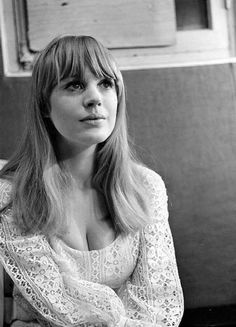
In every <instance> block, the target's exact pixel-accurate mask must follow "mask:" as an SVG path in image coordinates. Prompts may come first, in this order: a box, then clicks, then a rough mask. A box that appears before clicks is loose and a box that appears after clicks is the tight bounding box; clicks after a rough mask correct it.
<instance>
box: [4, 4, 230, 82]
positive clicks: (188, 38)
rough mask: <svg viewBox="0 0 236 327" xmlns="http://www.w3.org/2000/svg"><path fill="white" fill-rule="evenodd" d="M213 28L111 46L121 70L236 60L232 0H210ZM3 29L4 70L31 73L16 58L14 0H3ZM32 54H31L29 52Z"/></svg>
mask: <svg viewBox="0 0 236 327" xmlns="http://www.w3.org/2000/svg"><path fill="white" fill-rule="evenodd" d="M208 5H209V8H210V10H209V13H210V17H209V19H210V24H211V29H202V30H191V31H177V33H176V34H177V35H176V44H175V45H173V46H168V47H159V48H158V47H157V48H154V47H152V48H139V49H119V50H118V49H117V50H112V52H113V55H114V56H115V57H116V59H117V62H118V64H119V66H120V68H121V69H122V70H132V69H148V68H162V67H178V66H191V65H201V64H206V63H209V64H211V63H223V62H236V59H235V51H234V39H235V35H234V29H233V27H232V26H233V25H234V24H233V19H234V10H233V5H232V1H230V0H208ZM0 29H1V40H2V53H3V65H4V73H5V75H6V76H19V77H22V76H30V75H31V72H29V71H23V70H22V68H21V67H20V65H19V64H18V61H17V42H16V39H17V37H16V29H15V21H14V14H13V6H12V1H11V0H0ZM29 56H30V54H29Z"/></svg>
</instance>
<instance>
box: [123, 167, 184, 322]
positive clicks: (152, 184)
mask: <svg viewBox="0 0 236 327" xmlns="http://www.w3.org/2000/svg"><path fill="white" fill-rule="evenodd" d="M145 185H146V186H147V191H148V194H149V196H150V200H151V204H150V207H151V215H152V218H153V221H154V222H153V223H151V224H148V225H147V226H146V227H145V228H144V229H143V231H142V232H140V247H139V256H138V260H137V265H136V268H135V270H134V272H133V274H132V276H131V278H130V280H129V281H127V283H126V285H125V287H124V288H123V289H122V290H120V293H119V296H120V297H121V299H122V301H123V303H124V304H125V307H126V308H127V316H128V317H129V319H128V321H127V323H126V326H127V327H128V326H141V327H143V326H153V327H154V326H155V327H157V326H158V327H159V326H165V327H167V326H175V327H177V326H178V325H179V323H180V321H181V318H182V315H183V294H182V288H181V284H180V280H179V276H178V271H177V265H176V259H175V251H174V246H173V240H172V235H171V231H170V228H169V224H168V209H167V195H166V189H165V185H164V183H163V181H162V179H161V177H160V176H159V175H157V174H156V173H155V172H153V171H149V170H148V173H147V174H146V176H145ZM134 321H136V323H135V322H134ZM142 322H143V323H142Z"/></svg>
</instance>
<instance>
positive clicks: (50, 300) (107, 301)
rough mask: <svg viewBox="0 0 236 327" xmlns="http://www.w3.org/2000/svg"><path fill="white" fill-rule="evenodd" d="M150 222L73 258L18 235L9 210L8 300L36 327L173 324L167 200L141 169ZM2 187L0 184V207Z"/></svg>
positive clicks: (5, 238)
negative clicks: (12, 290) (13, 290)
mask: <svg viewBox="0 0 236 327" xmlns="http://www.w3.org/2000/svg"><path fill="white" fill-rule="evenodd" d="M142 174H143V182H144V184H145V186H146V188H147V192H148V195H150V196H149V198H150V209H151V215H152V218H153V222H152V223H150V224H148V225H147V226H146V227H145V228H144V229H143V230H142V231H141V232H139V233H137V234H136V235H127V236H126V237H124V236H122V237H118V238H117V239H116V240H115V241H114V242H113V243H112V244H110V245H109V246H108V247H106V248H104V249H102V250H94V251H90V252H89V251H77V250H73V249H70V248H69V247H67V246H66V245H65V244H64V243H63V241H61V240H59V239H53V240H50V241H48V240H47V239H46V237H45V236H43V235H40V234H37V235H36V234H35V235H24V234H22V233H21V232H20V231H19V230H18V228H17V226H16V225H15V223H14V221H13V219H12V212H11V209H8V210H6V211H5V212H4V213H3V214H2V218H1V221H0V261H1V262H2V264H3V265H4V267H5V269H6V271H7V272H8V274H9V275H10V276H11V277H12V279H13V281H14V283H15V285H16V286H17V289H18V290H19V292H17V294H16V298H18V301H20V302H21V304H22V305H23V306H24V307H25V308H27V309H28V310H29V311H31V312H33V313H34V315H35V317H36V318H37V319H38V321H39V322H40V324H41V325H43V326H65V325H66V326H93V327H94V326H109V327H110V326H111V327H113V326H114V327H115V326H117V327H122V326H126V327H132V326H136V327H147V326H148V327H154V326H155V327H158V326H163V327H164V326H165V327H167V326H174V327H177V326H178V325H179V323H180V320H181V317H182V314H183V294H182V289H181V285H180V281H179V277H178V271H177V266H176V260H175V253H174V247H173V240H172V236H171V232H170V229H169V225H168V210H167V195H166V190H165V186H164V183H163V181H162V179H161V178H160V176H159V175H157V174H156V173H155V172H153V171H151V170H149V169H146V168H144V169H143V172H142ZM9 196H10V185H9V183H7V182H5V181H0V201H1V202H0V207H1V205H2V206H3V204H4V203H5V202H6V201H7V199H8V198H9Z"/></svg>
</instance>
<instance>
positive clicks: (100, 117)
mask: <svg viewBox="0 0 236 327" xmlns="http://www.w3.org/2000/svg"><path fill="white" fill-rule="evenodd" d="M104 119H106V117H105V116H104V115H98V114H91V115H88V116H86V117H84V118H82V119H80V121H81V122H84V121H96V120H97V121H100V120H104Z"/></svg>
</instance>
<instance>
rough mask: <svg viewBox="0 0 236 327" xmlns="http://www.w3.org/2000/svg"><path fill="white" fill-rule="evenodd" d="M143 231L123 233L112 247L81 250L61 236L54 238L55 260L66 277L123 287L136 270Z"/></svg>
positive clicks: (112, 286) (52, 244) (52, 245)
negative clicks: (68, 243)
mask: <svg viewBox="0 0 236 327" xmlns="http://www.w3.org/2000/svg"><path fill="white" fill-rule="evenodd" d="M138 242H139V234H138V233H137V234H136V235H134V236H131V235H130V234H120V235H118V236H117V238H116V239H115V240H114V241H113V242H112V243H111V244H110V245H108V246H106V247H105V248H103V249H99V250H92V251H79V250H75V249H73V248H71V247H69V246H68V245H67V244H66V243H65V242H63V241H62V240H61V239H59V238H57V237H54V238H52V239H51V240H50V245H51V247H52V249H53V255H54V260H55V261H56V262H57V264H58V266H59V267H60V272H61V274H62V275H63V276H64V278H68V274H69V275H70V277H69V278H70V279H72V278H73V276H74V278H76V276H80V277H81V279H84V280H87V281H90V282H94V283H100V284H104V285H107V286H109V287H111V288H113V289H117V288H119V287H120V286H121V285H122V284H123V283H124V282H125V281H126V280H127V279H128V278H129V276H130V275H131V273H132V271H133V270H134V267H135V264H136V260H137V256H138Z"/></svg>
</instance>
